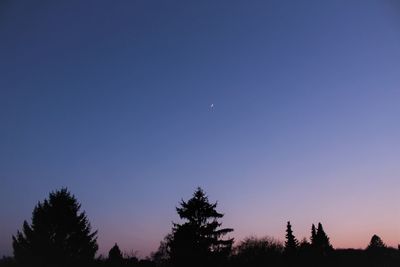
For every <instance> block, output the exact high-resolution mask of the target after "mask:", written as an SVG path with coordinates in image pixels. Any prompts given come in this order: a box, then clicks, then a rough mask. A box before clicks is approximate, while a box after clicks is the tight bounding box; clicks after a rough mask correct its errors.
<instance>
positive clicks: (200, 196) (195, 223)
mask: <svg viewBox="0 0 400 267" xmlns="http://www.w3.org/2000/svg"><path fill="white" fill-rule="evenodd" d="M216 207H217V203H210V202H209V201H208V197H207V196H206V194H205V193H204V192H203V190H202V189H201V188H197V190H196V191H195V192H194V194H193V197H192V198H191V199H189V200H188V201H187V202H186V201H183V200H182V201H181V203H180V207H178V208H176V211H177V213H178V215H179V217H180V218H181V219H183V220H185V222H184V223H183V224H177V223H175V224H174V227H173V230H172V236H171V239H170V240H169V256H170V261H171V263H173V264H175V265H177V266H188V265H192V266H193V265H199V266H204V265H205V264H210V263H211V262H213V263H218V262H221V261H223V260H224V258H226V257H228V255H229V253H230V251H231V248H232V244H233V239H223V238H222V237H223V236H225V235H226V234H228V233H229V232H232V231H233V229H230V228H222V229H221V228H220V226H221V223H220V222H219V221H218V219H220V218H222V217H223V214H221V213H219V212H217V210H216Z"/></svg>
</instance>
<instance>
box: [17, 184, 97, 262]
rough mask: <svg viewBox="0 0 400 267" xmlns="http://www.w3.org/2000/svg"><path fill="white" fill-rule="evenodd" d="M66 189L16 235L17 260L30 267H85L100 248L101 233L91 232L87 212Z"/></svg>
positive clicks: (37, 209)
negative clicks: (98, 235) (98, 237)
mask: <svg viewBox="0 0 400 267" xmlns="http://www.w3.org/2000/svg"><path fill="white" fill-rule="evenodd" d="M80 208H81V205H80V204H79V203H78V201H77V200H76V198H75V197H74V196H73V195H71V194H70V193H69V192H68V190H67V189H66V188H63V189H61V190H59V191H55V192H51V193H50V194H49V198H48V199H45V200H44V201H43V203H41V202H39V203H38V204H37V205H36V207H35V208H34V210H33V213H32V223H31V225H29V224H28V223H27V222H26V221H24V223H23V228H22V232H20V231H18V232H17V235H16V236H13V237H12V238H13V249H14V257H15V259H16V261H17V262H18V263H20V264H22V265H26V266H82V265H87V264H88V263H90V262H91V261H92V260H93V259H94V256H95V253H96V251H97V249H98V246H97V241H96V239H97V238H96V235H97V231H95V232H91V227H90V223H89V221H88V219H87V217H86V214H85V212H79V210H80Z"/></svg>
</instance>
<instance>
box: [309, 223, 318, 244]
mask: <svg viewBox="0 0 400 267" xmlns="http://www.w3.org/2000/svg"><path fill="white" fill-rule="evenodd" d="M310 241H311V246H313V247H315V246H316V241H317V230H316V229H315V225H314V224H312V226H311V238H310Z"/></svg>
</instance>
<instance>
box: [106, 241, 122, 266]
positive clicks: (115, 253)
mask: <svg viewBox="0 0 400 267" xmlns="http://www.w3.org/2000/svg"><path fill="white" fill-rule="evenodd" d="M108 261H109V262H110V263H111V264H120V263H121V262H122V261H123V256H122V252H121V250H120V249H119V247H118V245H117V243H115V245H114V246H113V247H112V248H111V249H110V251H109V252H108Z"/></svg>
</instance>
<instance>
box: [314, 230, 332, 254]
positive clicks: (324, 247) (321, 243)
mask: <svg viewBox="0 0 400 267" xmlns="http://www.w3.org/2000/svg"><path fill="white" fill-rule="evenodd" d="M315 239H316V242H315V243H316V247H317V249H318V251H319V252H320V253H321V254H323V255H325V254H327V253H328V252H329V251H331V250H332V249H333V248H332V245H331V243H330V241H329V237H328V236H327V235H326V233H325V231H324V228H323V227H322V224H321V223H318V228H317V233H316V236H315Z"/></svg>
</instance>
